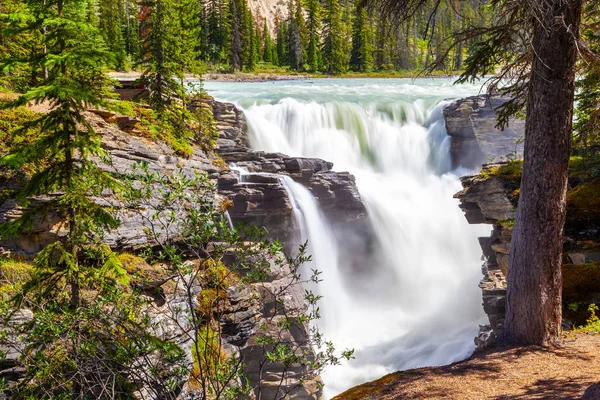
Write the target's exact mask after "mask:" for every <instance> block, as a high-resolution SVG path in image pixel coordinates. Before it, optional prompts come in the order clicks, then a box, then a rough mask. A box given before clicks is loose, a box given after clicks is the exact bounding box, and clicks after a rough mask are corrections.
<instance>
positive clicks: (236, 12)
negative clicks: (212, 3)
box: [229, 0, 244, 72]
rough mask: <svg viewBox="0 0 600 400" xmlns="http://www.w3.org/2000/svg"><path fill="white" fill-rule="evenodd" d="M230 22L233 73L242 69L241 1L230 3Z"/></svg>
mask: <svg viewBox="0 0 600 400" xmlns="http://www.w3.org/2000/svg"><path fill="white" fill-rule="evenodd" d="M229 21H230V26H231V49H230V58H229V60H230V64H231V69H232V70H233V72H235V71H240V70H241V69H242V51H243V48H242V33H243V32H242V30H243V28H244V8H243V7H242V5H241V1H240V0H230V1H229Z"/></svg>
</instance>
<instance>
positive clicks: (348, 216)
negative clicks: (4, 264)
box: [0, 100, 367, 400]
mask: <svg viewBox="0 0 600 400" xmlns="http://www.w3.org/2000/svg"><path fill="white" fill-rule="evenodd" d="M204 106H209V107H212V109H213V111H214V116H215V120H216V123H217V127H218V130H219V140H218V149H217V153H218V154H219V155H220V156H221V157H222V160H220V159H219V158H216V157H214V156H212V155H210V154H207V153H205V152H203V151H200V150H198V149H196V151H194V154H193V155H192V156H191V157H189V158H185V157H180V156H178V155H177V154H175V152H174V151H173V150H172V149H171V148H170V147H169V146H168V145H167V144H164V143H158V142H155V141H153V140H150V139H149V138H145V137H143V136H141V135H136V133H138V132H137V131H136V123H137V122H136V121H135V118H125V116H115V115H113V114H111V113H103V112H95V113H89V114H88V115H87V116H86V118H87V119H88V121H90V123H91V124H92V126H93V127H94V129H95V130H96V132H98V133H100V134H101V135H102V147H103V149H104V150H105V151H106V152H107V155H108V158H109V159H110V160H111V162H110V164H104V163H103V162H101V161H100V160H99V161H98V164H99V165H101V167H102V168H104V169H105V170H107V171H111V172H116V173H118V174H130V173H132V172H133V173H134V174H139V173H141V172H140V171H139V169H137V170H135V171H134V165H136V164H137V165H140V164H145V165H146V166H147V168H148V170H149V171H152V172H158V173H160V174H169V173H172V172H180V173H183V174H185V175H187V176H193V175H194V174H195V173H197V172H204V173H206V175H207V176H208V177H209V178H210V179H211V180H213V181H214V182H216V183H217V187H218V189H217V191H216V192H207V193H205V196H208V197H209V200H213V201H226V199H229V200H230V201H231V202H232V204H233V205H232V207H231V208H230V209H229V214H230V216H231V218H232V219H233V221H234V222H244V223H248V224H255V225H262V226H265V227H266V228H267V229H268V231H269V235H270V236H271V237H276V238H279V239H281V240H284V241H288V240H292V239H293V238H294V237H295V236H296V235H297V233H298V229H299V228H298V227H297V226H296V224H295V220H294V217H293V208H292V205H291V202H290V199H289V197H288V195H287V192H286V190H285V188H284V187H283V186H282V183H281V182H280V175H287V176H290V177H291V178H292V179H294V180H296V181H298V182H301V183H303V184H304V185H305V186H306V187H307V188H308V189H309V190H310V191H311V192H312V193H313V194H314V195H315V197H316V198H317V200H318V201H319V203H320V204H321V206H322V207H323V211H324V213H325V214H326V215H327V216H328V218H329V219H330V220H332V221H335V222H336V223H337V224H338V225H339V227H340V229H346V228H347V229H355V230H356V229H367V228H365V226H366V222H365V221H366V218H365V217H366V210H365V207H364V205H363V203H362V201H361V199H360V195H359V193H358V190H357V188H356V185H355V181H354V177H353V176H352V175H350V174H349V173H347V172H334V171H332V170H331V168H332V164H331V163H328V162H326V161H324V160H320V159H312V158H294V157H288V156H286V155H283V154H278V153H265V152H258V151H252V150H250V149H249V148H248V145H247V140H246V137H245V135H244V130H245V126H244V125H245V124H244V118H243V115H242V113H241V112H240V111H239V110H238V109H237V108H236V107H235V106H233V105H232V104H228V103H220V102H216V101H212V100H208V104H205V105H204ZM119 118H121V119H120V120H119ZM119 121H120V122H119ZM223 160H224V161H225V162H227V163H235V164H236V165H238V166H239V167H242V168H245V169H246V170H247V171H249V172H250V174H248V175H244V176H243V177H242V176H241V174H240V173H239V171H236V170H230V169H229V168H228V166H227V165H225V164H224V163H223ZM134 179H135V178H134ZM9 184H11V185H12V184H13V183H11V182H9ZM45 200H46V199H44V198H39V199H34V200H33V201H32V204H31V206H35V205H36V204H37V203H39V202H44V201H45ZM95 201H96V202H98V203H99V204H102V205H105V206H110V207H114V209H115V211H116V213H117V215H118V216H119V218H120V221H121V224H120V226H119V228H118V229H115V230H114V231H111V232H107V233H106V235H105V237H104V238H103V241H105V242H106V243H107V244H109V245H110V246H111V247H112V248H113V249H115V250H121V251H122V250H136V249H138V248H142V247H145V246H147V245H148V242H149V239H148V236H147V234H146V229H147V224H148V221H149V220H150V219H151V216H152V214H153V213H155V212H156V206H157V205H158V204H160V200H159V199H154V200H150V201H149V202H147V204H144V207H143V209H142V210H141V211H140V210H137V211H136V212H135V213H132V212H129V210H127V209H126V208H125V207H124V206H123V205H122V204H120V203H119V202H118V201H116V200H114V199H112V198H111V197H110V196H108V197H103V198H97V199H95ZM25 211H26V210H23V209H21V208H19V207H18V206H17V205H16V204H15V202H14V201H13V200H11V199H4V200H1V201H0V222H2V221H7V220H10V219H13V218H15V217H18V216H19V215H21V214H22V213H23V212H25ZM61 222H62V218H61V216H60V215H58V213H56V212H52V211H50V212H49V214H48V215H47V216H46V218H44V219H43V220H42V219H40V220H38V221H35V223H34V227H33V231H32V232H31V233H30V234H28V235H25V236H22V237H20V238H18V239H10V238H2V240H1V241H0V250H1V252H2V254H4V253H13V254H15V253H16V254H21V255H23V256H25V257H28V258H30V257H33V256H34V255H35V254H36V253H37V252H38V251H40V250H41V249H42V248H43V247H45V246H46V245H48V244H49V243H52V242H53V241H55V240H56V239H57V238H59V237H60V236H61V235H63V234H64V233H65V232H64V227H63V225H62V223H61ZM170 229H172V230H173V231H172V232H171V234H174V235H177V234H178V233H180V227H179V226H177V225H174V226H171V227H170ZM178 229H179V230H178ZM181 279H183V280H181ZM180 280H181V282H184V281H185V279H184V278H180ZM289 280H290V271H277V270H274V271H272V272H271V274H270V276H269V278H268V281H267V282H265V283H261V284H256V285H253V286H250V287H245V288H235V287H232V288H230V289H229V293H228V304H227V306H226V307H225V309H224V310H223V313H222V315H221V318H220V324H221V327H222V332H223V342H224V343H226V348H227V351H228V352H229V353H231V354H237V355H240V356H242V357H243V359H244V360H245V362H246V364H247V368H246V370H245V375H246V376H247V377H248V378H249V379H250V382H251V384H253V385H254V386H256V385H258V384H259V382H260V383H261V384H260V386H261V389H260V391H261V392H262V395H263V398H273V397H274V396H275V395H276V394H277V393H288V392H289V396H288V397H289V398H296V399H313V400H316V399H318V398H319V397H320V396H321V389H320V388H321V385H320V381H319V377H318V376H317V377H314V376H313V377H310V376H309V379H308V380H305V378H306V377H307V375H306V371H305V370H303V369H302V368H300V367H295V368H291V369H289V368H284V367H283V366H282V365H280V364H278V363H266V364H264V363H262V362H261V361H262V359H263V358H264V353H263V351H264V348H263V346H262V345H261V344H260V343H259V341H258V339H257V337H258V335H259V334H260V333H259V332H258V331H259V327H261V326H268V324H266V322H267V320H268V321H269V322H272V321H273V320H276V319H278V318H279V319H280V318H283V315H286V316H294V315H296V314H298V313H299V312H300V310H301V309H303V307H305V303H304V291H303V290H302V288H300V287H299V286H296V287H295V289H293V290H292V289H289V290H290V292H289V293H285V294H284V295H283V298H284V300H285V301H284V302H283V304H282V305H280V307H282V309H281V310H279V311H277V312H276V314H275V315H272V312H271V311H270V310H271V308H270V307H269V304H270V302H274V303H276V302H275V300H274V299H271V298H270V297H269V293H271V292H272V291H274V290H275V291H276V290H277V288H282V287H287V286H288V283H289V282H288V281H289ZM176 286H177V285H176ZM184 286H185V285H184ZM191 286H192V287H193V291H194V295H196V294H197V293H200V292H201V291H202V288H201V287H200V286H199V285H198V284H197V283H194V284H193V285H191ZM171 289H172V288H171ZM164 292H165V295H166V298H165V299H164V300H162V301H161V302H158V303H156V302H154V303H152V304H151V306H150V307H149V309H148V312H149V313H150V314H151V316H152V319H153V320H155V321H157V324H156V329H157V334H158V335H159V336H165V337H184V336H185V335H184V332H182V331H181V329H183V328H182V326H181V325H180V324H177V323H175V322H174V321H175V318H174V317H173V316H172V315H170V313H172V310H173V309H174V308H178V307H179V308H183V309H186V307H187V308H189V307H188V304H187V303H185V301H184V300H185V299H183V298H182V296H184V295H185V293H183V294H182V292H181V291H180V290H170V289H169V290H165V291H164ZM184 303H185V304H184ZM23 312H24V313H30V312H29V311H28V310H23ZM187 312H193V310H191V309H190V310H188V311H187ZM280 314H281V315H280ZM307 331H308V327H306V326H303V325H302V324H299V325H298V327H297V328H296V329H295V330H294V331H293V334H289V335H287V336H286V337H283V338H281V339H282V340H284V341H289V342H291V343H292V344H293V345H292V347H293V348H296V349H298V351H299V352H305V353H307V354H310V353H311V352H312V349H311V348H310V347H309V346H308V345H307V344H306V343H307V340H308V334H307ZM180 344H181V345H182V347H184V348H189V346H190V340H189V339H187V340H184V341H182V342H181V343H180ZM13 358H14V357H13ZM190 360H191V356H190ZM13 361H14V362H13V364H14V365H13V364H11V365H4V364H3V365H2V366H1V367H2V368H0V369H2V373H3V374H4V373H5V372H6V373H7V374H8V373H9V372H10V371H12V368H14V367H15V366H16V358H14V360H13ZM9 369H10V371H9ZM284 374H285V376H284V378H285V379H283V381H282V376H283V375H284ZM17 375H18V374H17ZM17 375H15V376H16V378H15V379H17V378H18V376H17ZM3 376H4V375H3ZM11 376H12V375H11ZM192 392H193V391H187V392H185V393H184V394H183V395H184V397H182V398H186V399H187V398H189V399H192V398H198V397H194V396H195V395H194V394H193V393H192Z"/></svg>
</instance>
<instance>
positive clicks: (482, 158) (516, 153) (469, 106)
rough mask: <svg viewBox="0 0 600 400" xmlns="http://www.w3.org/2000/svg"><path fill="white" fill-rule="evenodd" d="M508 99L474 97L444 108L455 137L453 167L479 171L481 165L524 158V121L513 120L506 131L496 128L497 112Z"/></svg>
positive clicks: (448, 126) (453, 142)
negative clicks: (511, 158) (511, 156)
mask: <svg viewBox="0 0 600 400" xmlns="http://www.w3.org/2000/svg"><path fill="white" fill-rule="evenodd" d="M506 101H507V99H503V98H499V97H493V96H492V97H489V96H474V97H467V98H465V99H459V100H456V101H454V102H452V103H451V104H449V105H448V106H446V108H444V119H445V121H446V130H447V132H448V135H449V136H450V137H451V138H452V140H451V142H450V153H451V155H452V167H453V168H457V167H465V168H468V169H479V168H480V167H481V166H482V164H484V163H489V162H494V161H500V160H502V159H506V157H507V155H513V157H515V158H521V157H522V155H523V142H522V135H523V133H524V132H525V121H523V120H521V119H518V118H513V117H511V118H510V120H509V124H508V126H507V127H506V128H505V129H504V130H499V129H498V128H496V123H497V122H496V110H497V109H498V107H500V106H501V105H502V104H504V103H505V102H506Z"/></svg>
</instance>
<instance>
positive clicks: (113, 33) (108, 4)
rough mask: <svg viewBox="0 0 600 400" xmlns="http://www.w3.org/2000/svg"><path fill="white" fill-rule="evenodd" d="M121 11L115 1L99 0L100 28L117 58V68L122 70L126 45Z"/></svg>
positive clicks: (105, 40)
mask: <svg viewBox="0 0 600 400" xmlns="http://www.w3.org/2000/svg"><path fill="white" fill-rule="evenodd" d="M121 25H122V24H121V10H120V7H119V2H118V1H115V0H98V26H99V28H100V30H101V31H102V36H103V38H104V42H105V43H106V44H107V45H108V48H109V50H110V51H111V52H112V53H113V55H114V57H115V65H114V66H115V68H118V69H122V68H123V67H124V62H125V43H124V38H123V32H122V30H121V28H122V27H121Z"/></svg>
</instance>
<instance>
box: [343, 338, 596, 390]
mask: <svg viewBox="0 0 600 400" xmlns="http://www.w3.org/2000/svg"><path fill="white" fill-rule="evenodd" d="M342 399H343V400H359V399H382V400H388V399H460V400H475V399H494V400H509V399H511V400H514V399H587V400H592V399H600V336H598V335H586V334H571V335H569V336H567V337H565V339H564V342H563V345H562V346H561V347H553V348H544V347H539V346H527V347H511V348H508V347H496V348H490V349H487V350H484V351H482V352H479V353H477V354H475V355H473V356H472V357H471V358H469V359H467V360H465V361H461V362H458V363H455V364H451V365H447V366H443V367H430V368H419V369H413V370H408V371H403V372H396V373H393V374H390V375H386V376H384V377H383V378H381V379H379V380H377V381H373V382H369V383H365V384H363V385H360V386H357V387H355V388H352V389H350V390H348V391H346V392H344V393H342V394H340V395H338V396H336V397H335V398H334V400H342Z"/></svg>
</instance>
